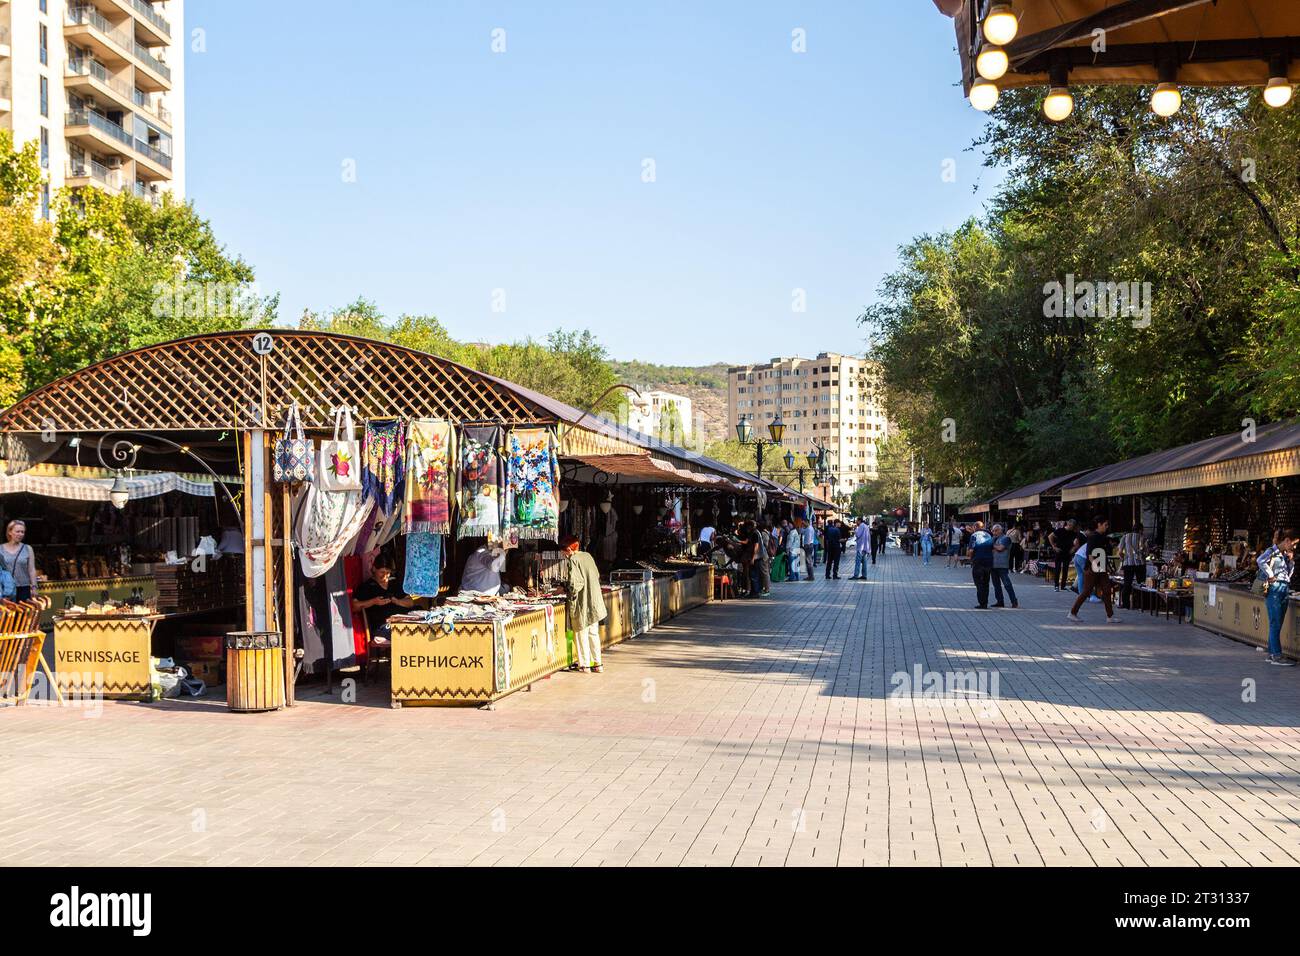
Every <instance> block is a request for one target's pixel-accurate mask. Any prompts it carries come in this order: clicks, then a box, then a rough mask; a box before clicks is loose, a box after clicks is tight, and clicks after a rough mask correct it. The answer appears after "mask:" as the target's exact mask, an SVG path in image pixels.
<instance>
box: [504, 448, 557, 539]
mask: <svg viewBox="0 0 1300 956" xmlns="http://www.w3.org/2000/svg"><path fill="white" fill-rule="evenodd" d="M506 451H507V456H508V458H507V462H506V516H505V518H506V520H505V525H506V527H505V530H506V531H515V532H517V533H518V535H519V537H520V538H543V539H546V540H549V541H555V540H556V539H558V538H559V535H560V528H559V502H558V488H559V481H560V466H559V461H558V459H557V458H556V454H555V435H554V433H552V432H551V431H550V430H549V429H545V428H513V429H511V430H510V438H509V441H508V443H507V446H506Z"/></svg>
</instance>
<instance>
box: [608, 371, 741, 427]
mask: <svg viewBox="0 0 1300 956" xmlns="http://www.w3.org/2000/svg"><path fill="white" fill-rule="evenodd" d="M609 364H610V367H611V368H612V369H613V370H614V374H615V375H616V376H618V380H619V381H620V382H626V383H627V384H628V385H633V386H635V387H637V388H639V389H659V390H662V391H665V392H676V393H677V394H679V395H685V396H686V397H687V398H689V399H690V400H691V405H692V411H693V413H694V418H695V424H696V426H697V427H698V428H699V429H700V430H701V435H702V438H703V443H704V444H706V445H707V444H710V443H712V442H715V441H723V440H725V439H726V438H727V368H728V367H729V363H727V362H715V363H713V364H712V365H699V366H688V365H655V364H653V363H650V362H636V361H633V362H614V361H612V362H610V363H609Z"/></svg>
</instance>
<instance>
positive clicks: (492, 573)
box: [460, 543, 506, 597]
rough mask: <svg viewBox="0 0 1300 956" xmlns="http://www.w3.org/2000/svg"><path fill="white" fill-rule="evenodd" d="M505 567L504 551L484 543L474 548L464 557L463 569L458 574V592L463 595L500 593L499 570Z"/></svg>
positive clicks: (493, 594) (473, 595)
mask: <svg viewBox="0 0 1300 956" xmlns="http://www.w3.org/2000/svg"><path fill="white" fill-rule="evenodd" d="M505 569H506V552H505V549H503V548H500V547H489V546H488V545H487V544H486V543H485V544H482V545H480V546H479V547H477V548H475V549H474V551H473V552H472V553H471V554H470V556H469V557H468V558H466V559H465V570H464V571H463V572H462V573H461V576H460V593H461V594H462V595H465V596H469V597H475V596H478V595H492V596H495V595H498V594H500V593H501V572H502V571H504V570H505Z"/></svg>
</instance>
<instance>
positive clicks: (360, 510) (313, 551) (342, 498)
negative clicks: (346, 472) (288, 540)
mask: <svg viewBox="0 0 1300 956" xmlns="http://www.w3.org/2000/svg"><path fill="white" fill-rule="evenodd" d="M304 489H305V490H304V491H303V493H302V498H301V502H300V504H299V505H298V510H297V513H296V516H295V520H294V525H293V536H294V540H295V541H296V542H297V544H298V560H299V563H300V564H301V565H302V573H303V575H304V576H305V577H308V578H318V577H320V576H321V575H322V574H324V573H325V572H326V571H328V570H329V569H330V568H332V567H334V563H335V562H336V561H338V559H339V555H341V554H342V553H343V551H344V550H345V549H346V548H347V545H348V542H350V541H351V540H352V539H353V538H355V537H356V536H357V533H358V532H359V531H361V529H362V528H363V527H364V526H365V523H366V519H367V518H368V517H369V516H370V512H371V509H372V507H373V506H372V505H371V503H370V502H369V501H365V500H363V499H362V497H361V492H359V491H323V490H321V488H320V487H319V486H317V485H305V486H304Z"/></svg>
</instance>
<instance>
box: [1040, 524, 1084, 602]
mask: <svg viewBox="0 0 1300 956" xmlns="http://www.w3.org/2000/svg"><path fill="white" fill-rule="evenodd" d="M1077 527H1078V526H1077V525H1076V524H1075V521H1074V519H1073V518H1071V519H1070V520H1069V521H1066V522H1065V523H1064V524H1062V525H1060V526H1059V527H1057V528H1056V529H1055V530H1054V531H1052V533H1051V534H1050V535H1049V536H1048V537H1049V539H1050V542H1049V543H1050V544H1051V546H1052V549H1053V550H1054V551H1055V552H1056V590H1058V591H1064V590H1065V584H1066V582H1067V581H1069V580H1070V558H1071V557H1072V556H1073V555H1074V552H1075V550H1076V549H1077V548H1078V547H1079V545H1081V544H1083V543H1084V541H1083V540H1080V539H1081V537H1082V536H1081V535H1080V534H1079V532H1078V530H1077Z"/></svg>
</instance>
